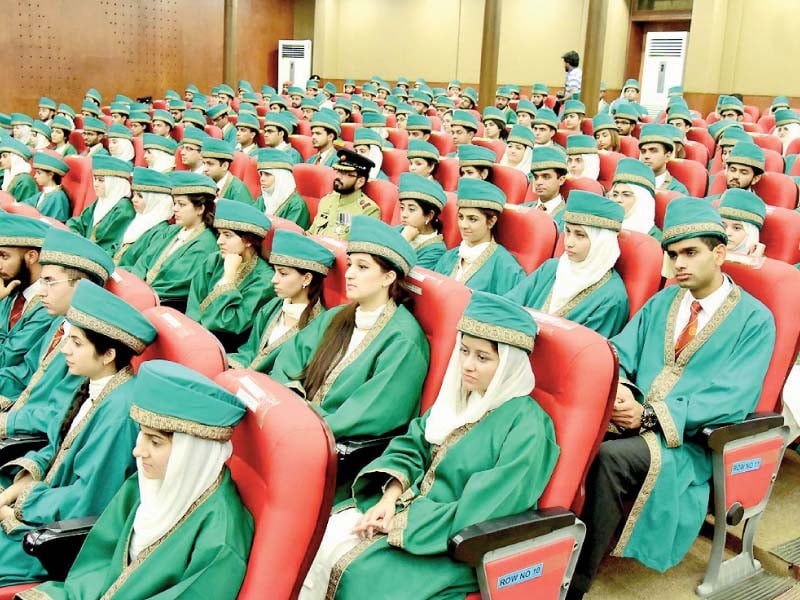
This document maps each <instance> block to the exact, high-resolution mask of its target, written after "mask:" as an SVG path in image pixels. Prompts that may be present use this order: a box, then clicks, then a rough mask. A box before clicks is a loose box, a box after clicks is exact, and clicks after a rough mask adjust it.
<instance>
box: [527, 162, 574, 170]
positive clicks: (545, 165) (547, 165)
mask: <svg viewBox="0 0 800 600" xmlns="http://www.w3.org/2000/svg"><path fill="white" fill-rule="evenodd" d="M545 169H560V170H562V171H566V170H567V163H566V162H563V163H562V162H559V161H556V160H546V161H540V162H534V163H533V164H531V173H534V172H536V171H544V170H545Z"/></svg>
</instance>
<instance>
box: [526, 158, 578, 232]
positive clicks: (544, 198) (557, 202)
mask: <svg viewBox="0 0 800 600" xmlns="http://www.w3.org/2000/svg"><path fill="white" fill-rule="evenodd" d="M531 173H533V180H532V181H531V184H532V185H533V190H534V191H535V192H536V195H537V196H538V197H539V198H538V200H537V201H536V202H524V203H523V204H522V206H533V207H535V208H538V209H540V210H543V211H545V212H546V213H547V214H548V215H550V216H551V217H552V218H553V220H554V221H555V222H556V225H557V226H558V230H559V231H563V230H564V210H565V209H566V208H567V204H566V201H565V200H564V197H563V196H562V195H561V186H562V185H564V182H565V181H566V180H567V155H566V154H564V153H563V152H562V151H561V150H559V149H558V148H552V147H549V146H537V147H535V148H534V149H533V159H532V161H531Z"/></svg>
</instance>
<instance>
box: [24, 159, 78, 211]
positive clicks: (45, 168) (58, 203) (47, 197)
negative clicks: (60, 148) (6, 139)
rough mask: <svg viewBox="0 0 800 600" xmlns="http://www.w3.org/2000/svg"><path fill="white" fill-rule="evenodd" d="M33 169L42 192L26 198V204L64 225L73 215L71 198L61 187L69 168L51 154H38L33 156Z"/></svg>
mask: <svg viewBox="0 0 800 600" xmlns="http://www.w3.org/2000/svg"><path fill="white" fill-rule="evenodd" d="M33 168H34V180H35V181H36V185H38V186H39V187H40V188H41V189H42V191H41V192H37V193H36V194H34V195H33V196H30V197H28V198H25V200H24V202H25V204H28V205H30V206H33V207H34V208H36V209H37V210H38V211H39V212H40V213H41V214H42V216H45V217H50V218H52V219H56V220H57V221H61V222H62V223H64V222H65V221H66V220H67V219H69V216H70V215H71V214H72V206H70V203H69V198H67V195H66V194H65V193H64V190H63V188H62V187H61V180H62V178H63V177H64V176H65V175H66V174H67V173H68V172H69V166H67V163H65V162H64V161H63V160H61V159H60V158H57V157H55V156H53V155H52V154H50V153H49V152H37V153H36V154H34V155H33Z"/></svg>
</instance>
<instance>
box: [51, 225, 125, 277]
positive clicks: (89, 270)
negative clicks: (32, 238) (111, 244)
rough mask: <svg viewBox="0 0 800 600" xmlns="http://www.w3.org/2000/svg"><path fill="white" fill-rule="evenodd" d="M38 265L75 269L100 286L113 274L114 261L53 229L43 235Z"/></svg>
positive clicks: (75, 236)
mask: <svg viewBox="0 0 800 600" xmlns="http://www.w3.org/2000/svg"><path fill="white" fill-rule="evenodd" d="M39 264H40V265H58V266H60V267H64V268H66V269H77V270H79V271H82V272H84V273H86V274H87V275H89V276H90V277H91V278H92V281H94V282H95V283H98V284H101V285H102V284H104V283H105V282H106V280H107V279H108V278H109V277H110V276H111V273H113V272H114V261H113V260H112V259H111V255H110V254H109V253H108V252H106V251H105V250H103V249H102V248H101V247H100V246H98V245H97V244H95V243H94V242H92V241H90V240H88V239H86V238H85V237H83V236H82V235H78V234H77V233H73V232H71V231H68V230H66V229H60V228H56V227H51V228H50V229H48V231H47V235H46V236H45V238H44V244H42V251H41V253H40V254H39Z"/></svg>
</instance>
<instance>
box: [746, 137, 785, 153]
mask: <svg viewBox="0 0 800 600" xmlns="http://www.w3.org/2000/svg"><path fill="white" fill-rule="evenodd" d="M751 137H752V138H753V142H754V143H755V144H756V145H757V146H761V147H762V148H764V149H765V150H773V151H774V152H777V153H778V154H781V153H782V152H783V143H782V142H781V139H780V138H779V137H778V136H777V135H770V134H766V133H756V134H754V135H753V136H751Z"/></svg>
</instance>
